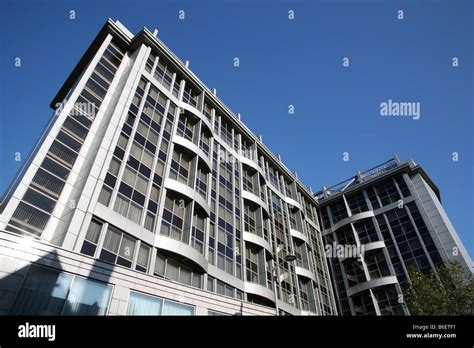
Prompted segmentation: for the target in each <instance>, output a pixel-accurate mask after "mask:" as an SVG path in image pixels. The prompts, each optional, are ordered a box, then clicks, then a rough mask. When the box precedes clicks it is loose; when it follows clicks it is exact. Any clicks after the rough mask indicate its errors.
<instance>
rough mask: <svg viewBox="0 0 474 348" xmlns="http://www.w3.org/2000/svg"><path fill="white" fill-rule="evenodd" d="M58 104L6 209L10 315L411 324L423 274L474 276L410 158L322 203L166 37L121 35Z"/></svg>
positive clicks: (1, 235) (107, 41) (4, 254)
mask: <svg viewBox="0 0 474 348" xmlns="http://www.w3.org/2000/svg"><path fill="white" fill-rule="evenodd" d="M51 107H52V108H53V110H54V114H53V116H52V118H51V120H50V122H49V124H48V126H47V128H46V130H45V132H44V133H43V135H42V137H41V139H40V141H39V142H38V144H37V146H36V147H35V149H34V151H33V152H32V154H31V156H30V158H29V159H28V161H27V163H26V164H25V165H24V167H23V169H22V170H21V172H20V173H19V175H18V176H17V178H16V180H15V181H14V183H13V184H12V185H11V187H10V188H9V190H8V191H7V192H6V194H5V196H4V197H3V200H2V204H1V207H0V314H3V315H15V314H45V315H55V314H65V315H66V314H88V315H134V314H147V315H161V314H163V315H165V314H168V315H235V314H240V315H275V314H279V315H280V314H290V315H338V314H349V315H350V314H352V315H360V314H366V315H369V314H380V315H384V314H409V313H408V311H407V309H406V307H405V306H404V304H403V302H402V303H400V301H399V298H400V295H401V294H402V293H403V289H404V287H405V286H406V284H407V268H408V267H409V266H411V265H412V266H415V267H418V268H419V269H421V270H423V271H426V270H428V269H430V268H433V267H434V266H436V265H437V264H439V263H441V262H443V261H445V260H447V259H450V258H453V257H454V258H456V259H458V260H459V261H460V262H461V263H462V264H463V265H464V266H465V267H466V268H470V267H471V266H470V265H471V261H470V258H469V255H468V254H467V253H466V251H465V250H464V248H463V246H462V244H461V242H460V241H459V239H458V237H457V235H456V233H455V231H454V229H453V227H452V225H451V223H450V222H449V219H448V218H447V216H446V214H445V212H444V210H443V208H442V207H441V204H440V201H439V191H438V189H437V188H436V186H435V185H434V184H433V182H432V181H431V180H430V179H429V177H428V176H427V175H426V173H425V172H424V171H423V169H421V168H420V167H419V166H417V165H416V164H415V163H414V162H413V161H411V160H410V161H406V162H400V161H399V160H398V159H397V158H394V159H393V160H391V161H389V162H387V163H384V164H383V165H381V166H379V167H376V168H374V169H372V170H370V171H368V172H365V173H358V174H357V176H355V177H353V178H351V179H350V180H348V181H345V182H343V183H341V184H339V185H337V186H336V187H331V188H329V189H326V188H325V189H323V191H321V192H320V193H317V194H315V193H313V192H311V190H309V189H308V188H306V187H305V186H304V185H303V184H302V183H301V182H300V181H299V180H298V178H297V177H296V175H295V174H294V173H292V172H291V171H290V170H288V169H287V168H286V167H285V165H284V164H283V163H282V162H281V160H280V158H279V157H278V156H275V155H274V154H272V152H271V151H270V150H269V149H268V148H267V147H266V146H265V145H264V144H263V142H262V139H261V138H260V137H257V136H255V135H254V134H253V133H252V132H251V131H250V130H249V129H248V128H247V127H246V126H245V125H244V124H243V123H242V122H241V121H240V116H239V115H238V114H237V115H236V114H234V113H233V112H232V111H231V110H229V109H228V108H227V107H226V106H225V105H224V104H223V103H222V101H221V100H220V99H219V98H218V97H217V95H216V91H215V90H210V89H209V88H207V87H206V86H205V85H204V84H203V83H202V82H201V81H200V80H199V79H198V78H197V77H196V76H195V75H194V74H193V73H192V71H191V70H190V69H189V63H188V62H184V63H183V62H182V61H180V60H179V59H178V58H177V57H176V56H175V55H174V54H173V53H172V52H171V51H170V50H169V49H168V48H167V47H166V46H165V45H164V44H163V42H161V41H160V40H159V38H158V37H157V34H156V32H154V33H151V32H150V31H148V30H147V29H143V30H141V31H140V32H139V33H138V34H136V35H133V34H132V33H130V32H129V31H128V30H127V29H126V28H125V27H124V26H123V25H122V24H121V23H119V22H114V21H111V20H109V21H107V23H106V24H105V25H104V27H103V28H102V30H101V31H100V32H99V34H98V35H97V37H96V38H95V39H94V41H93V42H92V44H91V45H90V47H89V48H88V50H87V51H86V53H85V54H84V56H83V57H82V59H81V60H80V61H79V63H78V64H77V66H76V67H75V68H74V70H73V72H72V73H71V75H70V76H69V78H68V79H67V80H66V82H65V83H64V85H63V87H62V88H61V89H60V91H59V93H58V94H57V95H56V97H55V98H54V100H53V101H52V103H51ZM320 221H321V223H320ZM336 245H350V246H356V247H359V249H357V250H360V251H361V253H359V252H357V250H356V255H349V256H348V255H333V254H331V255H330V254H329V253H328V246H334V247H335V248H336ZM453 248H457V249H456V251H457V252H454V249H453ZM354 256H355V257H354ZM331 272H333V278H331ZM333 289H335V290H334V291H333Z"/></svg>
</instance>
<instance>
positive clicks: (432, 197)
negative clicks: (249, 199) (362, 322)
mask: <svg viewBox="0 0 474 348" xmlns="http://www.w3.org/2000/svg"><path fill="white" fill-rule="evenodd" d="M315 197H316V198H317V199H318V202H319V214H320V221H321V229H322V233H323V238H324V241H325V245H326V246H332V248H331V249H330V250H329V251H332V250H334V246H341V247H339V250H344V251H348V252H349V253H343V252H341V255H334V254H332V255H329V254H328V256H330V257H328V260H329V263H330V264H331V270H332V272H331V274H332V277H333V285H334V290H335V293H336V298H337V302H338V312H339V314H340V315H341V314H342V315H394V314H395V315H407V314H409V311H408V309H407V308H406V305H405V302H404V297H403V293H404V291H405V290H406V289H407V286H408V284H409V275H408V270H409V269H410V267H413V268H414V269H417V270H420V271H422V272H424V273H429V271H430V270H434V271H435V272H436V268H437V266H439V265H440V264H442V263H443V262H446V261H448V260H456V261H458V262H459V263H460V264H461V265H462V266H463V268H464V269H465V270H466V271H467V272H472V269H473V268H472V261H471V258H470V256H469V254H468V253H467V251H466V250H465V248H464V246H463V244H462V242H461V241H460V239H459V237H458V235H457V233H456V231H455V230H454V228H453V226H452V224H451V222H450V221H449V218H448V217H447V215H446V212H445V211H444V209H443V207H442V206H441V202H440V193H439V190H438V188H437V187H436V185H435V184H434V183H433V181H432V180H431V179H430V178H429V176H428V175H427V174H426V172H425V171H424V170H423V169H422V168H421V167H420V166H419V165H417V164H416V163H415V162H414V161H413V160H408V161H403V162H402V161H400V160H398V158H397V157H396V156H395V157H394V158H393V159H391V160H389V161H387V162H385V163H382V164H381V165H379V166H377V167H375V168H373V169H370V170H368V171H366V172H364V173H360V172H359V173H357V175H355V176H354V177H352V178H349V179H347V180H345V181H343V182H341V183H339V184H337V185H335V186H333V187H330V188H323V190H322V191H321V192H318V193H316V194H315ZM342 246H357V247H356V248H352V249H351V248H350V247H349V248H343V247H342ZM353 250H355V252H352V253H350V251H353Z"/></svg>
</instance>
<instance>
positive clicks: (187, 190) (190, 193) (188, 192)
mask: <svg viewBox="0 0 474 348" xmlns="http://www.w3.org/2000/svg"><path fill="white" fill-rule="evenodd" d="M192 182H193V183H194V179H193V180H192ZM165 188H166V189H169V190H172V191H176V192H178V193H181V194H182V195H184V196H186V197H188V198H189V199H191V200H193V201H195V202H196V203H197V204H199V205H200V206H201V208H202V209H204V211H205V212H206V214H207V216H210V214H211V208H210V207H209V204H208V203H207V202H206V200H205V199H204V198H203V197H202V196H201V195H200V194H199V193H198V192H196V191H195V190H193V189H192V188H191V187H189V186H188V185H186V184H184V183H182V182H180V181H177V180H174V179H171V178H166V180H165Z"/></svg>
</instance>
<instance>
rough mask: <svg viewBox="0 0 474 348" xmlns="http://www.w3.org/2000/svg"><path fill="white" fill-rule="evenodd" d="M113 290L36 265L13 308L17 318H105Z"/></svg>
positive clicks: (92, 281) (97, 283) (100, 284)
mask: <svg viewBox="0 0 474 348" xmlns="http://www.w3.org/2000/svg"><path fill="white" fill-rule="evenodd" d="M111 289H112V287H111V286H109V285H106V284H103V283H100V282H97V281H94V280H91V279H84V278H79V277H75V276H72V275H69V274H66V273H62V272H59V271H57V270H53V269H49V268H45V267H40V266H36V265H32V266H31V268H30V270H29V272H28V275H27V277H26V279H25V281H24V283H23V284H22V287H21V289H20V291H19V293H18V295H17V298H16V300H15V303H14V305H13V307H12V311H11V314H13V315H60V314H63V315H104V314H105V313H106V311H107V306H108V303H109V298H110V294H111Z"/></svg>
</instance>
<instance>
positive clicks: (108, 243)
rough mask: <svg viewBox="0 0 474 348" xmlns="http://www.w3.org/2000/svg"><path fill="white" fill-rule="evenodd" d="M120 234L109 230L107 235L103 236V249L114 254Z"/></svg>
mask: <svg viewBox="0 0 474 348" xmlns="http://www.w3.org/2000/svg"><path fill="white" fill-rule="evenodd" d="M120 235H121V234H120V233H119V232H117V231H115V230H114V229H112V228H109V230H108V231H107V235H106V236H105V241H104V248H105V249H107V250H109V251H111V252H113V253H116V252H117V250H118V247H119V243H120Z"/></svg>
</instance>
